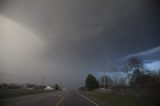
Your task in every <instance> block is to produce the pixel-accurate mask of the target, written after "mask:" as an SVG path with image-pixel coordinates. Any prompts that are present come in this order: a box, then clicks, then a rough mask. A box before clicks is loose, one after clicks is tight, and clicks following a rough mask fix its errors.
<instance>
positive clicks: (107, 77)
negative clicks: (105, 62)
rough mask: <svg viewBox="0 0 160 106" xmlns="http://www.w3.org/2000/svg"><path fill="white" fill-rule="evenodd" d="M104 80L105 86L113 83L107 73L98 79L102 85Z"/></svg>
mask: <svg viewBox="0 0 160 106" xmlns="http://www.w3.org/2000/svg"><path fill="white" fill-rule="evenodd" d="M104 80H105V87H109V86H111V85H112V84H113V80H112V79H111V78H110V77H109V76H108V75H105V76H102V77H101V78H100V79H99V82H100V85H101V86H104Z"/></svg>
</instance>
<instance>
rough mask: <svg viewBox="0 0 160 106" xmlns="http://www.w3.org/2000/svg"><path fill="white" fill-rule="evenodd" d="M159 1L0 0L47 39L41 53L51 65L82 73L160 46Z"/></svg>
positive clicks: (5, 10)
mask: <svg viewBox="0 0 160 106" xmlns="http://www.w3.org/2000/svg"><path fill="white" fill-rule="evenodd" d="M158 4H159V1H158V0H100V1H97V0H45V1H44V0H1V6H0V12H1V15H4V16H6V17H8V18H10V19H11V20H14V21H15V22H17V23H19V24H21V25H22V26H24V27H25V28H27V29H29V30H31V31H32V32H34V33H36V35H37V36H38V37H39V38H40V39H42V40H43V41H44V43H45V45H46V48H45V50H44V52H43V53H42V55H43V56H42V58H44V59H46V60H48V61H50V62H51V63H52V64H56V66H55V67H56V68H53V69H52V68H51V69H50V70H54V69H55V70H59V71H62V72H65V74H67V73H68V72H69V73H74V72H79V74H80V72H86V73H87V72H89V71H90V70H106V69H109V68H110V67H112V64H113V63H114V62H115V61H116V60H117V59H119V58H121V57H123V56H126V55H128V54H132V53H137V52H141V51H144V50H147V49H151V48H154V47H157V46H159V45H160V36H159V35H160V31H159V29H160V14H159V11H160V8H159V5H158ZM57 64H60V65H57ZM62 66H64V67H62ZM108 67H109V68H108ZM60 75H62V74H61V72H60V73H59V76H60ZM79 78H80V77H79Z"/></svg>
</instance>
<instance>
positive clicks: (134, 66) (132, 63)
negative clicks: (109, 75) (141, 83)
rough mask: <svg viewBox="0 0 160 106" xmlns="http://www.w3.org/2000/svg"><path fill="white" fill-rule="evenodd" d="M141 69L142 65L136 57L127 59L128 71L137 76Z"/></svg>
mask: <svg viewBox="0 0 160 106" xmlns="http://www.w3.org/2000/svg"><path fill="white" fill-rule="evenodd" d="M142 68H143V63H142V61H141V60H140V59H139V58H138V57H135V56H133V57H130V58H129V59H128V70H130V71H133V72H134V73H137V74H139V72H140V70H141V69H142Z"/></svg>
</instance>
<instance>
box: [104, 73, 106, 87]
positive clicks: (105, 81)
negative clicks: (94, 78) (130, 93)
mask: <svg viewBox="0 0 160 106" xmlns="http://www.w3.org/2000/svg"><path fill="white" fill-rule="evenodd" d="M104 89H106V75H105V72H104Z"/></svg>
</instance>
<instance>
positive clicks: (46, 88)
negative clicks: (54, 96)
mask: <svg viewBox="0 0 160 106" xmlns="http://www.w3.org/2000/svg"><path fill="white" fill-rule="evenodd" d="M44 89H45V90H54V88H52V87H51V86H46V87H45V88H44Z"/></svg>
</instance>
